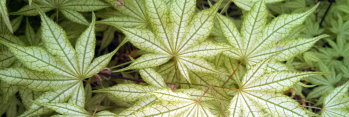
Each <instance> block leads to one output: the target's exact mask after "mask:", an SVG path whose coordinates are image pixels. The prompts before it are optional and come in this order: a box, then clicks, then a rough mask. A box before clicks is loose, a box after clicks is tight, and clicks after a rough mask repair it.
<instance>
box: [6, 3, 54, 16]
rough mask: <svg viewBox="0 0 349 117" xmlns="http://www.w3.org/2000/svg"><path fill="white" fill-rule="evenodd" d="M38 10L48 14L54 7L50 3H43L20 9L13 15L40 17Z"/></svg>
mask: <svg viewBox="0 0 349 117" xmlns="http://www.w3.org/2000/svg"><path fill="white" fill-rule="evenodd" d="M36 8H40V10H42V11H43V12H48V11H51V10H53V9H54V7H53V6H52V5H51V4H49V3H45V2H43V3H41V4H35V5H31V6H30V5H26V6H24V7H22V8H21V9H19V10H18V11H16V12H13V13H11V14H13V15H24V16H36V15H39V12H38V11H37V9H36Z"/></svg>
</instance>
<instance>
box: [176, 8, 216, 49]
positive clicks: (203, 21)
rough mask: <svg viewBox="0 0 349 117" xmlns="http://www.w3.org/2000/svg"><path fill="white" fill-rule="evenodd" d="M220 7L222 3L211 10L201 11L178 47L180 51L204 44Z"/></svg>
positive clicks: (193, 19) (192, 21)
mask: <svg viewBox="0 0 349 117" xmlns="http://www.w3.org/2000/svg"><path fill="white" fill-rule="evenodd" d="M219 5H220V3H217V5H215V6H213V7H212V8H210V9H206V10H203V11H200V12H199V13H197V14H196V15H195V16H194V17H193V18H192V20H191V22H189V25H188V28H189V29H188V31H187V34H186V36H185V38H184V39H182V40H183V41H181V42H180V43H179V46H178V47H177V48H178V49H177V50H178V51H181V50H182V49H183V50H185V49H188V48H190V47H193V46H195V45H197V44H199V43H201V42H203V41H204V40H205V39H206V38H207V37H208V36H209V34H210V32H211V29H212V28H213V20H214V18H215V16H216V11H217V9H218V6H219Z"/></svg>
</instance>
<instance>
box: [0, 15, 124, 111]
mask: <svg viewBox="0 0 349 117" xmlns="http://www.w3.org/2000/svg"><path fill="white" fill-rule="evenodd" d="M93 17H94V16H93ZM41 20H42V22H43V23H42V27H43V28H42V29H43V32H42V39H43V43H44V46H45V48H42V47H37V46H31V47H25V46H22V45H23V44H22V43H19V42H16V41H17V39H16V38H15V37H12V36H6V35H4V36H1V40H0V43H2V44H3V45H5V46H7V47H8V48H9V50H10V51H11V52H12V53H13V54H14V55H15V56H16V57H17V59H19V61H20V62H21V63H23V64H24V65H25V67H26V68H11V69H5V70H1V71H0V74H1V76H2V77H0V79H1V80H4V81H6V82H8V83H11V84H14V85H26V86H25V87H28V88H31V89H34V90H38V91H47V90H49V91H50V92H46V93H45V94H43V95H42V96H40V97H39V98H37V99H35V101H36V102H38V103H40V104H45V103H65V102H67V101H68V103H70V104H74V105H78V106H84V105H85V91H84V88H83V80H84V79H86V78H89V77H91V76H92V75H95V74H97V73H98V72H100V71H101V70H102V69H103V68H104V67H105V66H106V65H107V64H108V63H109V61H110V59H111V58H112V56H113V55H114V54H115V53H116V51H117V50H118V49H119V48H120V47H121V46H122V45H123V44H124V43H126V41H123V42H122V43H121V44H120V46H119V47H117V48H116V49H115V50H114V51H113V52H111V53H109V54H106V55H103V56H101V57H98V58H96V59H95V60H93V57H94V48H95V47H94V46H95V34H94V33H95V32H94V31H95V26H94V22H95V21H94V20H95V18H94V19H93V21H92V24H91V25H90V27H89V28H88V29H86V31H85V32H84V33H83V34H82V35H81V36H80V38H79V39H78V41H77V43H76V44H77V45H76V49H74V48H73V47H72V45H71V43H70V42H69V40H68V39H67V37H66V35H65V32H64V31H63V29H62V28H61V27H60V26H59V25H57V24H55V23H54V22H53V21H52V20H51V19H49V18H48V17H47V16H45V15H44V14H43V13H41ZM11 38H13V39H11ZM15 43H18V44H15ZM91 62H92V63H91ZM29 69H30V70H29ZM60 87H64V88H61V89H59V88H60ZM51 111H52V110H49V109H47V108H45V107H43V106H40V105H37V104H32V105H31V106H30V108H29V109H28V110H27V111H26V112H24V113H23V114H22V115H21V116H39V115H42V114H45V113H48V112H51Z"/></svg>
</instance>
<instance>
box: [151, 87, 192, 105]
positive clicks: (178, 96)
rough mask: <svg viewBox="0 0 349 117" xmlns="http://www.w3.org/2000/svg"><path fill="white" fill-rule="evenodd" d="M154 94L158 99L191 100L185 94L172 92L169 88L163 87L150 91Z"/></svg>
mask: <svg viewBox="0 0 349 117" xmlns="http://www.w3.org/2000/svg"><path fill="white" fill-rule="evenodd" d="M151 93H152V94H153V95H155V96H156V97H157V98H158V99H159V100H163V101H172V102H181V101H192V98H191V97H190V96H188V95H187V94H184V93H180V92H173V91H172V90H170V89H163V90H158V91H154V92H151Z"/></svg>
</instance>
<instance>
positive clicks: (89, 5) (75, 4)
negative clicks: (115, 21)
mask: <svg viewBox="0 0 349 117" xmlns="http://www.w3.org/2000/svg"><path fill="white" fill-rule="evenodd" d="M62 7H63V8H62V9H69V10H74V11H80V12H89V11H96V10H100V9H103V8H107V7H109V5H108V4H107V3H104V2H103V1H101V0H84V1H81V0H69V1H68V2H66V3H64V5H63V6H62Z"/></svg>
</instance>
